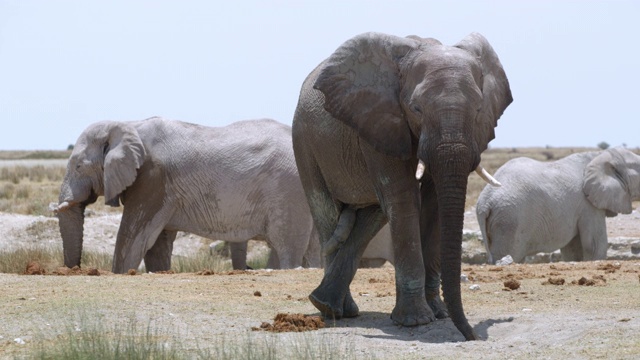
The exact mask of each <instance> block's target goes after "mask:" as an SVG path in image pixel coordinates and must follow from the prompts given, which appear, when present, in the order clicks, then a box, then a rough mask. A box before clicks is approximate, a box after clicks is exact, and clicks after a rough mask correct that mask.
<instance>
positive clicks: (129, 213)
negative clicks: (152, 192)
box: [112, 199, 173, 274]
mask: <svg viewBox="0 0 640 360" xmlns="http://www.w3.org/2000/svg"><path fill="white" fill-rule="evenodd" d="M153 200H154V199H150V200H148V201H147V203H145V202H142V204H144V205H137V203H138V202H135V201H132V199H127V205H126V206H125V208H124V211H123V213H122V221H121V222H120V228H119V229H118V236H117V238H116V248H115V252H114V254H113V266H112V272H114V273H116V274H122V273H125V272H127V270H129V269H137V268H138V266H140V262H141V261H142V259H143V258H144V256H145V255H146V253H147V251H148V250H150V249H151V248H152V247H153V246H154V245H155V241H156V240H157V239H158V237H159V236H160V233H161V232H162V231H163V230H164V227H165V226H166V225H167V222H168V221H169V219H170V218H171V216H172V215H173V212H171V211H167V210H165V209H163V208H162V207H161V204H157V205H158V206H157V207H154V206H153V205H154V204H155V203H156V202H154V201H153ZM140 209H144V210H140Z"/></svg>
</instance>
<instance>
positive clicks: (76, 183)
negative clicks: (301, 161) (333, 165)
mask: <svg viewBox="0 0 640 360" xmlns="http://www.w3.org/2000/svg"><path fill="white" fill-rule="evenodd" d="M100 195H104V198H105V202H106V203H107V204H108V205H111V206H119V204H120V203H122V204H123V205H124V210H123V213H122V220H121V223H120V228H119V230H118V235H117V239H116V246H115V254H114V257H113V272H115V273H123V272H126V271H127V270H129V269H132V268H133V269H137V268H138V266H139V265H140V262H141V261H142V259H143V258H144V261H145V266H146V268H147V270H149V271H160V270H169V269H170V267H171V252H172V249H173V241H174V240H175V238H176V234H177V231H186V232H190V233H193V234H197V235H200V236H202V237H206V238H210V239H219V240H226V241H231V242H242V243H240V244H238V245H240V247H242V246H243V245H244V244H243V243H244V242H245V241H246V240H248V239H256V238H257V239H262V240H266V241H267V242H268V243H269V245H270V246H271V248H272V249H274V251H275V255H276V256H277V261H278V264H279V266H280V267H281V268H294V267H298V266H301V265H303V258H304V257H305V253H307V250H310V251H309V254H315V258H314V257H312V258H308V259H306V261H307V264H306V265H308V266H314V267H319V266H320V265H321V262H320V260H321V258H320V256H319V250H315V251H313V249H312V248H309V247H308V246H309V245H311V246H313V245H314V244H316V243H317V242H318V240H317V239H315V240H314V239H312V237H313V236H316V237H317V235H316V231H314V229H313V220H312V218H311V216H310V215H309V206H308V204H307V201H306V198H305V195H304V191H303V189H302V184H301V183H300V178H299V177H298V172H297V168H296V165H295V160H294V158H293V151H292V144H291V128H290V127H289V126H287V125H283V124H280V123H278V122H276V121H273V120H255V121H240V122H237V123H234V124H231V125H228V126H225V127H220V128H212V127H205V126H200V125H195V124H189V123H184V122H180V121H171V120H165V119H162V118H151V119H147V120H142V121H133V122H116V121H104V122H98V123H95V124H92V125H90V126H89V127H88V128H87V129H86V130H85V131H84V132H83V133H82V134H81V135H80V137H79V138H78V141H77V143H76V145H75V147H74V149H73V152H72V154H71V157H70V159H69V163H68V166H67V173H66V175H65V178H64V180H63V183H62V186H61V189H60V197H59V205H58V206H57V209H56V210H57V216H58V219H59V224H60V233H61V235H62V241H63V248H64V264H65V265H66V266H68V267H73V266H76V265H80V259H81V255H82V241H83V223H84V209H85V207H86V206H87V205H88V204H91V203H93V202H95V201H96V200H97V198H98V196H100ZM242 261H244V257H243V258H242ZM236 265H237V264H235V263H234V266H235V267H239V266H236Z"/></svg>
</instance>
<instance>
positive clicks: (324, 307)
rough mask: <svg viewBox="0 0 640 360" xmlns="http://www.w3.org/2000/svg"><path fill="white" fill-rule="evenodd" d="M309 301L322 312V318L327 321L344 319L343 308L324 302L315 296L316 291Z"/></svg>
mask: <svg viewBox="0 0 640 360" xmlns="http://www.w3.org/2000/svg"><path fill="white" fill-rule="evenodd" d="M309 300H310V301H311V303H312V304H313V306H315V307H316V309H318V310H320V313H321V314H322V317H324V318H325V319H334V320H339V319H342V313H343V311H344V309H343V307H342V306H335V305H334V304H331V303H330V302H328V301H324V300H322V299H321V298H320V297H318V296H317V295H316V294H315V291H314V292H313V293H311V295H309Z"/></svg>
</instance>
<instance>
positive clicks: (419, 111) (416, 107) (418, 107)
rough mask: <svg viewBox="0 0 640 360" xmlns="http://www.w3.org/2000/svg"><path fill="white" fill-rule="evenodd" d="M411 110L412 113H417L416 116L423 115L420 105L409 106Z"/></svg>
mask: <svg viewBox="0 0 640 360" xmlns="http://www.w3.org/2000/svg"><path fill="white" fill-rule="evenodd" d="M409 109H411V111H413V112H414V113H416V114H421V115H422V109H421V108H420V106H419V105H416V104H411V105H410V106H409Z"/></svg>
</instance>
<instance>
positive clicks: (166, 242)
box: [144, 230, 178, 271]
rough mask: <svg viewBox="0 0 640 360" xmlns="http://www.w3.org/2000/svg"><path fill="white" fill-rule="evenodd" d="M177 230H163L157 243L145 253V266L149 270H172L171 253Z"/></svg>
mask: <svg viewBox="0 0 640 360" xmlns="http://www.w3.org/2000/svg"><path fill="white" fill-rule="evenodd" d="M177 234H178V232H177V231H169V230H162V232H160V235H158V239H157V240H156V242H155V244H153V246H152V247H151V249H149V250H148V251H147V252H146V253H145V255H144V266H145V268H146V269H147V271H168V270H171V253H172V252H173V242H174V241H175V239H176V235H177Z"/></svg>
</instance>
